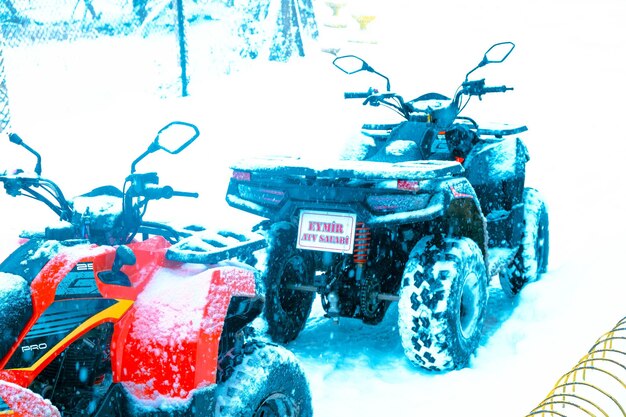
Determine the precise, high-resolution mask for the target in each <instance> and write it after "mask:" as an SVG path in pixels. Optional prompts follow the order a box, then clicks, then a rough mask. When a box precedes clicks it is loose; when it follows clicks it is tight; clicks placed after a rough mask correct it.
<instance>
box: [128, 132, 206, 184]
mask: <svg viewBox="0 0 626 417" xmlns="http://www.w3.org/2000/svg"><path fill="white" fill-rule="evenodd" d="M198 136H200V131H199V130H198V128H197V127H196V126H195V125H193V124H191V123H186V122H171V123H169V124H167V125H165V127H163V128H162V129H161V130H159V131H158V133H157V135H156V138H154V141H152V143H151V144H150V146H148V149H147V150H146V151H145V152H144V153H142V154H141V155H139V157H138V158H137V159H135V160H134V161H133V163H132V165H131V167H130V173H131V174H133V173H134V172H135V166H136V165H137V163H138V162H139V161H141V160H142V159H144V158H145V157H146V156H148V155H149V154H151V153H153V152H156V151H159V150H163V151H165V152H167V153H170V154H177V153H179V152H181V151H182V150H183V149H185V148H186V147H187V146H189V145H191V143H192V142H193V141H194V140H196V139H197V138H198Z"/></svg>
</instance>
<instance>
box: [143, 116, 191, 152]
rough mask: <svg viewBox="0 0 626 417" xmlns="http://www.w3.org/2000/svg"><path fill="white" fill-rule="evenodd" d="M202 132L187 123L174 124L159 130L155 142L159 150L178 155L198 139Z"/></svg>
mask: <svg viewBox="0 0 626 417" xmlns="http://www.w3.org/2000/svg"><path fill="white" fill-rule="evenodd" d="M199 135H200V131H199V130H198V128H197V127H196V126H195V125H192V124H191V123H186V122H172V123H170V124H168V125H167V126H165V127H164V128H162V129H161V130H159V132H158V133H157V136H156V138H154V142H153V143H155V144H156V145H155V146H157V147H158V148H159V149H162V150H164V151H165V152H167V153H170V154H177V153H179V152H180V151H182V150H183V149H185V148H186V147H187V146H189V145H191V143H192V142H193V141H194V140H196V139H197V138H198V136H199Z"/></svg>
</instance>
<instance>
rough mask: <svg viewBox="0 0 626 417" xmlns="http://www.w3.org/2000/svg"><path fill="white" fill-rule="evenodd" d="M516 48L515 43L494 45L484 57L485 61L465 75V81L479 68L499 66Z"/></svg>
mask: <svg viewBox="0 0 626 417" xmlns="http://www.w3.org/2000/svg"><path fill="white" fill-rule="evenodd" d="M514 48H515V44H514V43H513V42H499V43H496V44H494V45H491V47H490V48H489V49H487V52H485V55H483V59H482V60H481V61H480V62H479V63H478V65H476V67H474V68H473V69H472V70H471V71H470V72H468V73H467V74H466V75H465V81H467V79H468V78H469V75H470V74H471V73H472V72H474V71H476V70H477V69H478V68H481V67H484V66H485V65H487V64H499V63H501V62H503V61H504V60H505V59H507V58H508V56H509V55H510V54H511V52H513V49H514Z"/></svg>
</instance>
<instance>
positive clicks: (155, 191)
mask: <svg viewBox="0 0 626 417" xmlns="http://www.w3.org/2000/svg"><path fill="white" fill-rule="evenodd" d="M141 195H143V196H144V197H146V198H147V199H149V200H159V199H161V198H165V199H169V198H172V197H192V198H198V196H199V194H198V193H189V192H186V191H174V189H173V188H172V187H170V186H169V185H166V186H164V187H154V186H146V188H145V189H144V191H143V192H142V193H141Z"/></svg>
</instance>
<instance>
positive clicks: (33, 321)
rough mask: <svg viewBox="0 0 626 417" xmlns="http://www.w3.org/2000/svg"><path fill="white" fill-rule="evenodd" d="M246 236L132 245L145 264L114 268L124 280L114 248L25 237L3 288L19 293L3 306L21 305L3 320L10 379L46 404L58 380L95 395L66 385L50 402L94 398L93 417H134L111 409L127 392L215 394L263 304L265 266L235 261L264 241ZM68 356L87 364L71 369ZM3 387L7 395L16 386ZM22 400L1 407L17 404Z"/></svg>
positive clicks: (1, 349)
mask: <svg viewBox="0 0 626 417" xmlns="http://www.w3.org/2000/svg"><path fill="white" fill-rule="evenodd" d="M227 235H229V236H232V235H233V234H232V233H227ZM236 236H237V237H238V239H230V238H228V236H224V235H220V234H215V235H214V236H211V237H210V238H207V237H205V239H202V238H200V237H197V236H196V237H194V238H193V239H188V240H182V241H180V242H178V243H176V244H175V245H172V244H170V243H169V242H167V241H166V240H165V239H164V238H163V237H161V236H154V237H150V238H148V239H147V240H144V241H137V242H134V243H130V244H129V245H128V247H129V248H130V249H131V250H132V252H133V253H134V254H135V256H136V260H137V261H136V263H135V264H134V265H124V266H123V267H122V268H121V270H120V271H118V272H116V273H117V274H122V275H124V276H125V277H127V281H126V282H122V281H120V282H115V283H110V282H109V281H110V279H111V278H110V277H111V274H110V273H111V270H112V269H113V264H114V262H115V258H116V248H115V247H113V246H96V245H94V244H91V243H89V242H85V241H55V240H46V239H41V238H39V239H38V238H31V239H29V240H27V241H26V242H25V243H24V244H22V245H21V246H20V247H18V248H17V250H16V251H15V252H13V253H12V254H11V255H9V257H8V258H7V259H5V260H4V262H2V264H0V287H2V289H3V291H2V293H3V294H6V295H7V298H10V300H3V304H2V305H4V306H9V305H10V306H11V310H10V311H8V312H7V313H6V314H5V313H3V318H2V319H1V320H0V327H1V328H2V330H3V332H2V334H3V338H2V345H1V346H0V353H2V359H1V360H0V381H3V383H5V384H8V385H11V384H15V385H16V386H20V387H24V389H26V388H28V390H26V391H27V392H29V393H30V394H29V395H32V396H33V397H34V398H35V397H38V398H40V399H41V400H43V399H42V398H41V397H39V395H50V390H51V385H52V384H53V381H56V383H57V384H58V385H59V386H60V387H63V388H65V389H70V391H71V392H72V395H74V396H76V397H78V398H80V397H82V396H84V398H85V400H84V403H79V402H78V403H77V402H72V401H71V400H68V401H65V400H63V399H62V397H63V391H62V390H61V389H59V390H57V391H56V392H55V394H54V395H55V396H53V397H52V400H53V401H54V402H55V404H60V405H61V409H63V408H67V410H66V413H70V414H68V415H71V411H68V410H69V409H71V408H72V407H79V408H80V407H86V406H87V405H88V404H92V406H94V405H95V404H98V405H99V407H100V409H99V410H98V411H97V412H95V411H93V410H92V414H91V415H98V416H106V415H111V416H117V415H125V414H123V413H122V414H119V413H118V414H115V413H116V412H117V411H116V412H113V411H111V410H114V409H115V410H117V409H119V410H122V409H124V407H127V403H128V402H129V400H132V401H154V400H156V399H157V398H158V399H159V400H160V401H162V402H163V401H165V402H167V401H173V402H177V401H178V402H181V401H183V402H184V401H187V402H189V401H199V400H198V399H196V398H195V396H196V395H201V396H206V395H209V394H210V393H211V392H212V390H211V389H208V387H210V386H212V385H215V384H216V382H217V374H218V355H219V354H220V352H222V351H223V350H221V349H224V348H225V347H226V346H227V345H228V344H229V343H232V340H230V339H232V337H233V334H235V333H236V332H238V331H239V330H241V329H242V328H243V327H244V326H245V325H246V324H248V323H249V322H251V321H252V320H253V319H254V318H255V317H256V316H258V315H259V314H260V311H261V307H260V305H261V304H262V300H261V299H260V298H259V297H258V288H257V282H256V278H255V275H256V271H255V270H254V269H252V268H251V267H249V266H248V265H245V264H243V263H241V262H236V261H228V259H231V258H232V257H233V255H235V254H243V253H244V252H252V251H254V250H257V249H259V248H261V247H263V246H264V245H265V242H264V240H263V239H262V238H261V237H260V236H258V235H257V236H253V235H252V234H248V235H246V236H244V235H241V234H238V235H237V234H236ZM249 238H252V239H249ZM218 242H219V243H218ZM207 260H210V261H212V263H206V262H204V261H207ZM225 332H226V333H227V335H223V333H225ZM67 361H70V362H68V363H72V364H74V363H76V365H77V366H76V367H74V366H73V365H72V366H69V367H68V366H64V363H65V362H67ZM118 386H119V387H118ZM122 387H123V388H122ZM0 388H1V389H0V397H1V398H4V393H6V395H9V394H11V392H13V391H14V390H13V389H12V388H10V387H9V388H7V387H0ZM11 395H12V394H11ZM211 395H212V394H211ZM59 400H60V401H59ZM3 401H4V400H3ZM78 401H80V400H78ZM132 401H131V402H132ZM201 401H205V402H206V401H209V400H208V399H207V398H203V399H202V400H201ZM81 404H82V405H81ZM22 406H23V404H21V405H14V406H12V405H11V401H10V400H6V401H4V405H2V407H4V408H6V409H7V411H9V410H13V411H15V412H17V410H18V409H19V407H22ZM16 407H17V408H16ZM107 410H108V411H107ZM190 410H191V407H189V410H188V411H190ZM18 415H19V414H18Z"/></svg>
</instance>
